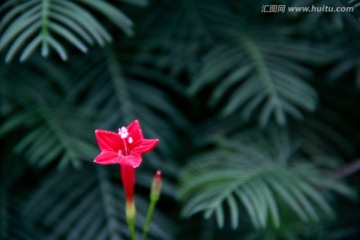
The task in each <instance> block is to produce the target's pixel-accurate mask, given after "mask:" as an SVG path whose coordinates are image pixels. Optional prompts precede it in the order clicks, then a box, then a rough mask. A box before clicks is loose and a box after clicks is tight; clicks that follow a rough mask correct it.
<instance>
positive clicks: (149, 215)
mask: <svg viewBox="0 0 360 240" xmlns="http://www.w3.org/2000/svg"><path fill="white" fill-rule="evenodd" d="M156 203H157V200H155V199H153V200H151V202H150V206H149V209H148V213H147V215H146V221H145V225H144V228H143V236H142V240H146V237H147V234H148V232H149V228H150V222H151V218H152V215H153V213H154V210H155V206H156Z"/></svg>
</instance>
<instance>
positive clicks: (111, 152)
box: [94, 120, 159, 168]
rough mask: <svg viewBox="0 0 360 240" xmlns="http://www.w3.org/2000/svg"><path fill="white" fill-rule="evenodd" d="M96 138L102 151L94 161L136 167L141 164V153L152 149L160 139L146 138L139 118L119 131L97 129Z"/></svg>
mask: <svg viewBox="0 0 360 240" xmlns="http://www.w3.org/2000/svg"><path fill="white" fill-rule="evenodd" d="M95 135H96V140H97V142H98V144H99V147H100V149H101V153H100V154H99V155H98V156H97V157H96V158H95V160H94V162H96V163H99V164H104V165H107V164H116V163H118V164H120V165H123V166H129V167H133V168H136V167H138V166H139V165H140V163H141V161H142V158H141V154H143V153H147V152H149V151H151V150H152V149H153V148H154V147H155V146H156V145H157V143H158V142H159V139H157V138H156V139H144V137H143V134H142V132H141V128H140V123H139V121H138V120H135V121H133V122H132V123H130V125H129V126H127V127H122V128H119V132H118V133H115V132H110V131H105V130H96V131H95Z"/></svg>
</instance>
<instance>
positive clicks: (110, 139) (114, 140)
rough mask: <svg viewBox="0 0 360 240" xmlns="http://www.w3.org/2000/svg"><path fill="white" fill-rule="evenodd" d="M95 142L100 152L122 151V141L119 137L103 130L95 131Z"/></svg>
mask: <svg viewBox="0 0 360 240" xmlns="http://www.w3.org/2000/svg"><path fill="white" fill-rule="evenodd" d="M95 135H96V140H97V142H98V145H99V147H100V149H101V150H102V151H115V152H117V151H118V150H121V149H124V141H122V139H121V138H120V135H119V134H117V133H114V132H110V131H105V130H99V129H98V130H95Z"/></svg>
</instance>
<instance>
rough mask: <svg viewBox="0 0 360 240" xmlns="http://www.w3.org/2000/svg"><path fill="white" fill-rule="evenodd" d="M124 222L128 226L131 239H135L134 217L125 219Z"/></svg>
mask: <svg viewBox="0 0 360 240" xmlns="http://www.w3.org/2000/svg"><path fill="white" fill-rule="evenodd" d="M126 223H127V225H128V227H129V231H130V238H131V240H136V235H135V221H134V219H126Z"/></svg>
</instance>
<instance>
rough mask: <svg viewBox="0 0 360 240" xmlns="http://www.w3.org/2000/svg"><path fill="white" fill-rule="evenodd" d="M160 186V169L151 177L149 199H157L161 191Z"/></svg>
mask: <svg viewBox="0 0 360 240" xmlns="http://www.w3.org/2000/svg"><path fill="white" fill-rule="evenodd" d="M161 186H162V176H161V171H160V170H158V171H157V172H156V174H155V176H154V178H153V181H152V184H151V192H150V199H151V200H152V201H157V200H159V197H160V192H161Z"/></svg>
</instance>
